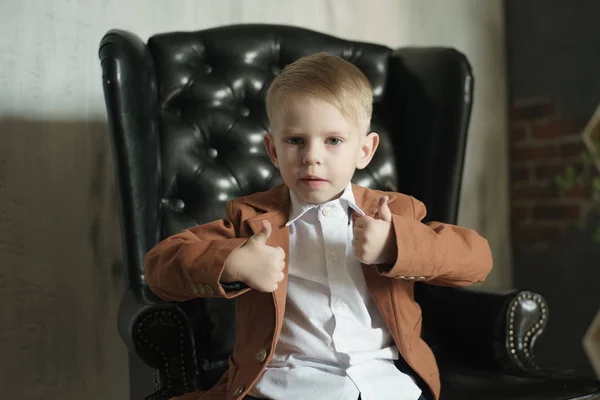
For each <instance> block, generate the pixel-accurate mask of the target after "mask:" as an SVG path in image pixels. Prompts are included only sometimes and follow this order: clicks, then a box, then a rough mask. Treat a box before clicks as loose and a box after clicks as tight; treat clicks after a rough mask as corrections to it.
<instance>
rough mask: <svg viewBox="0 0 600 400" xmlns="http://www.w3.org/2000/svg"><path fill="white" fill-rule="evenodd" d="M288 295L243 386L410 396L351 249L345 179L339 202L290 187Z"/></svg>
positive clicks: (412, 389)
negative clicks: (273, 342) (311, 200)
mask: <svg viewBox="0 0 600 400" xmlns="http://www.w3.org/2000/svg"><path fill="white" fill-rule="evenodd" d="M290 197H291V200H292V204H291V206H292V207H291V212H290V216H289V221H288V223H287V226H289V229H290V251H289V271H288V287H287V300H286V308H285V316H284V321H283V327H282V329H281V336H280V338H279V341H278V343H277V346H276V348H275V352H274V355H273V358H272V359H271V361H270V363H269V365H268V366H267V367H266V370H265V371H264V374H263V375H262V376H261V378H260V379H259V380H258V382H257V383H256V385H255V386H254V387H253V388H252V390H251V391H250V394H251V395H252V396H255V397H259V398H268V399H283V398H288V399H310V400H317V399H318V400H356V399H358V395H359V393H360V395H361V398H362V400H386V399H390V400H392V399H393V400H416V399H418V398H419V396H420V395H421V390H420V389H419V387H418V386H417V385H416V383H415V382H414V380H413V379H412V378H411V377H410V376H408V375H406V374H404V373H402V372H401V371H399V370H398V369H397V368H396V367H395V365H394V362H393V360H395V359H398V357H399V355H398V349H397V347H396V346H395V344H394V341H393V339H392V337H391V335H390V334H389V332H388V330H387V328H386V326H385V322H384V321H383V318H382V316H381V314H380V313H379V310H378V309H377V306H376V305H375V303H374V302H373V300H372V298H371V295H370V293H369V291H368V289H367V284H366V282H365V279H364V276H363V272H362V266H361V264H360V262H359V261H358V260H357V259H356V257H355V256H354V252H353V249H352V236H353V235H352V218H351V215H352V212H351V211H352V210H354V211H356V212H357V213H359V214H361V215H364V212H363V211H362V210H361V209H360V208H358V206H357V205H356V203H355V200H354V195H353V193H352V187H351V185H350V184H349V185H348V187H347V188H346V190H345V191H344V193H343V194H342V196H341V197H340V198H339V199H336V200H332V201H329V202H327V203H323V204H308V203H304V202H303V201H302V200H300V199H299V198H298V197H297V196H296V195H294V193H293V192H291V191H290Z"/></svg>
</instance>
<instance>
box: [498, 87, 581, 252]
mask: <svg viewBox="0 0 600 400" xmlns="http://www.w3.org/2000/svg"><path fill="white" fill-rule="evenodd" d="M510 121H511V131H510V149H511V151H510V167H511V171H510V172H511V174H510V177H511V207H512V237H513V240H514V241H515V244H516V245H528V244H532V243H535V244H546V245H547V244H549V243H551V242H552V241H554V240H556V239H558V238H560V237H561V236H562V234H563V233H564V231H565V230H566V228H568V227H569V226H570V225H573V224H577V223H581V222H583V220H584V219H585V217H586V215H587V212H588V210H589V207H590V204H591V201H590V190H589V189H588V188H586V187H578V186H575V187H573V188H571V189H569V190H566V191H565V190H560V185H557V183H556V178H557V177H559V176H565V175H566V171H567V168H568V167H572V168H573V169H574V171H575V172H576V173H577V174H581V173H584V172H588V173H589V171H590V168H589V165H588V163H586V162H585V160H584V158H583V157H582V156H583V155H584V154H586V148H585V145H584V143H583V140H582V137H581V131H582V129H583V127H584V122H578V121H574V120H572V119H568V118H563V117H561V115H560V113H559V112H558V110H557V107H556V105H555V103H554V102H553V101H552V100H548V99H525V100H518V101H516V102H514V104H513V105H512V107H511V115H510Z"/></svg>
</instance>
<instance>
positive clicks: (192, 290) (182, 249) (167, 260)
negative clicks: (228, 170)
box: [144, 202, 249, 301]
mask: <svg viewBox="0 0 600 400" xmlns="http://www.w3.org/2000/svg"><path fill="white" fill-rule="evenodd" d="M240 224H241V218H240V213H239V212H236V210H235V207H234V204H233V202H230V203H229V204H228V206H227V219H222V220H217V221H213V222H210V223H207V224H203V225H199V226H196V227H194V228H191V229H187V230H185V231H183V232H181V233H178V234H176V235H173V236H170V237H168V238H166V239H165V240H163V241H161V242H160V243H158V244H157V245H156V246H154V247H153V248H152V249H151V250H150V251H149V252H148V253H146V255H145V257H144V265H145V272H146V281H147V282H148V285H149V286H150V288H151V289H152V290H153V291H154V293H156V295H158V296H159V297H161V298H162V299H164V300H167V301H186V300H191V299H195V298H198V297H221V298H232V297H236V296H238V295H240V294H242V293H244V292H246V291H248V290H249V289H247V288H245V289H242V290H238V291H227V292H226V291H225V290H224V289H223V288H222V287H221V284H220V279H221V274H222V273H223V266H224V265H225V261H226V260H227V258H228V257H229V255H230V254H231V253H232V252H233V251H234V250H235V249H237V248H239V247H241V246H242V245H243V244H244V243H246V241H247V240H248V239H247V238H239V237H238V232H239V231H240V229H239V228H240Z"/></svg>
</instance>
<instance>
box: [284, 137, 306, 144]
mask: <svg viewBox="0 0 600 400" xmlns="http://www.w3.org/2000/svg"><path fill="white" fill-rule="evenodd" d="M285 142H286V143H288V144H292V145H299V144H302V143H304V141H303V140H302V138H299V137H291V138H287V139H285Z"/></svg>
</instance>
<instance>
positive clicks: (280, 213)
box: [247, 204, 290, 332]
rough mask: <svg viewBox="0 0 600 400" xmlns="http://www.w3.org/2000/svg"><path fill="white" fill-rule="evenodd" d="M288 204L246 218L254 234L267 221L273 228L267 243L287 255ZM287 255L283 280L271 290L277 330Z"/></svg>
mask: <svg viewBox="0 0 600 400" xmlns="http://www.w3.org/2000/svg"><path fill="white" fill-rule="evenodd" d="M288 215H289V204H288V205H287V206H285V205H284V207H282V208H281V209H275V210H271V211H269V212H267V213H265V214H259V215H257V216H255V217H252V218H249V219H248V220H247V222H248V225H249V226H250V229H251V230H252V233H253V234H255V233H257V232H259V231H260V230H261V227H262V221H269V222H270V223H271V227H272V228H273V230H272V232H271V236H270V237H269V239H268V240H267V245H269V246H272V247H281V248H282V249H283V251H285V254H286V255H289V246H290V245H289V239H290V231H289V228H288V227H287V226H285V224H286V223H287V221H288ZM288 267H289V256H286V258H285V268H284V270H283V274H284V277H283V280H282V281H281V283H280V284H279V286H278V287H277V289H276V290H275V291H274V292H273V301H274V302H275V312H276V314H277V317H276V323H277V328H276V329H277V331H278V332H279V330H280V329H281V325H282V323H283V315H284V311H285V299H286V294H287V283H288V270H289V268H288Z"/></svg>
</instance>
